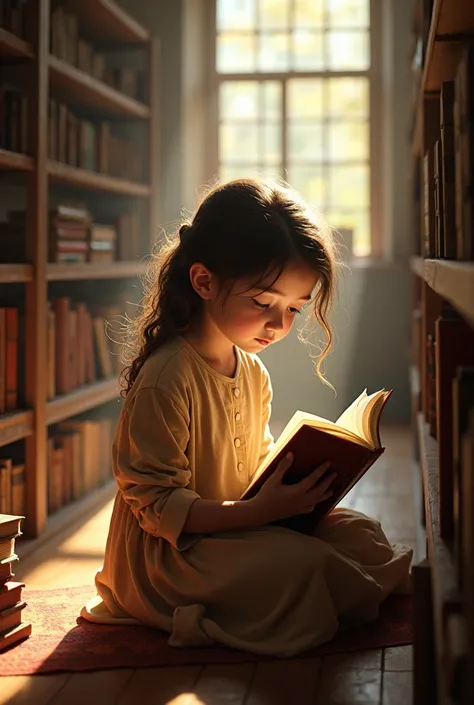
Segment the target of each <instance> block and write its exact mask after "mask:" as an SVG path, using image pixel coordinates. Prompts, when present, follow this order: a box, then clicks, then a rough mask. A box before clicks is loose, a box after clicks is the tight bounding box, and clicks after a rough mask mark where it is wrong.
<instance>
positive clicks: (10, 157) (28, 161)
mask: <svg viewBox="0 0 474 705" xmlns="http://www.w3.org/2000/svg"><path fill="white" fill-rule="evenodd" d="M34 168H35V163H34V161H33V159H32V158H31V157H29V156H28V155H27V154H19V153H18V152H9V151H8V150H6V149H0V170H2V169H3V170H5V169H12V170H15V171H33V169H34Z"/></svg>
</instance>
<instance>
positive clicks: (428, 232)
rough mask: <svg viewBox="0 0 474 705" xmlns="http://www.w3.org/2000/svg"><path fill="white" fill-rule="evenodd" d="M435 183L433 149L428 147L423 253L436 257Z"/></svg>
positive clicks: (425, 167)
mask: <svg viewBox="0 0 474 705" xmlns="http://www.w3.org/2000/svg"><path fill="white" fill-rule="evenodd" d="M433 183H434V160H433V150H432V149H428V150H427V152H426V153H425V156H424V160H423V194H424V197H423V242H424V247H423V254H424V256H425V257H434V256H435V254H436V242H435V207H434V191H433V186H432V185H433Z"/></svg>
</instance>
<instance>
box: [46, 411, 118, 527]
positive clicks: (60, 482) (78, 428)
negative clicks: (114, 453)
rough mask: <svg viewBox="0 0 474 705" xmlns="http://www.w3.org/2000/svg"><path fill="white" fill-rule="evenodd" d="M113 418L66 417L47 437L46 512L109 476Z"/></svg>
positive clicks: (58, 506)
mask: <svg viewBox="0 0 474 705" xmlns="http://www.w3.org/2000/svg"><path fill="white" fill-rule="evenodd" d="M112 435H113V421H112V419H110V418H106V417H104V418H99V419H94V420H92V419H69V420H68V421H64V422H62V423H60V424H57V425H55V426H53V427H52V429H51V431H50V436H49V438H48V462H47V467H48V483H47V486H48V513H49V514H54V512H56V511H58V510H59V509H60V508H61V507H63V506H64V505H65V504H67V503H68V502H71V501H76V500H77V499H79V498H80V497H82V496H83V495H84V494H87V493H88V492H90V491H91V490H93V489H95V488H96V487H98V486H100V485H101V484H103V482H105V481H106V480H107V479H108V478H109V477H110V471H111V450H110V449H111V445H112Z"/></svg>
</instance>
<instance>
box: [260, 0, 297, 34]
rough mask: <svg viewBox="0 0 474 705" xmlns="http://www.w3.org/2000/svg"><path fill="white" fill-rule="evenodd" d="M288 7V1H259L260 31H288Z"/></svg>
mask: <svg viewBox="0 0 474 705" xmlns="http://www.w3.org/2000/svg"><path fill="white" fill-rule="evenodd" d="M289 5H290V3H289V0H259V15H258V20H259V25H260V27H261V29H263V30H265V29H288V24H289V20H290V7H289Z"/></svg>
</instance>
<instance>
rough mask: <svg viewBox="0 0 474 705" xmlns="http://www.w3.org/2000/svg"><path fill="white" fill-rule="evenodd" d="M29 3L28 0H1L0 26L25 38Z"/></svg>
mask: <svg viewBox="0 0 474 705" xmlns="http://www.w3.org/2000/svg"><path fill="white" fill-rule="evenodd" d="M29 4H30V0H2V2H1V3H0V27H3V28H4V29H6V30H8V31H9V32H11V33H12V34H15V35H16V36H17V37H20V38H22V39H26V35H27V27H28V14H27V11H28V5H29Z"/></svg>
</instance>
